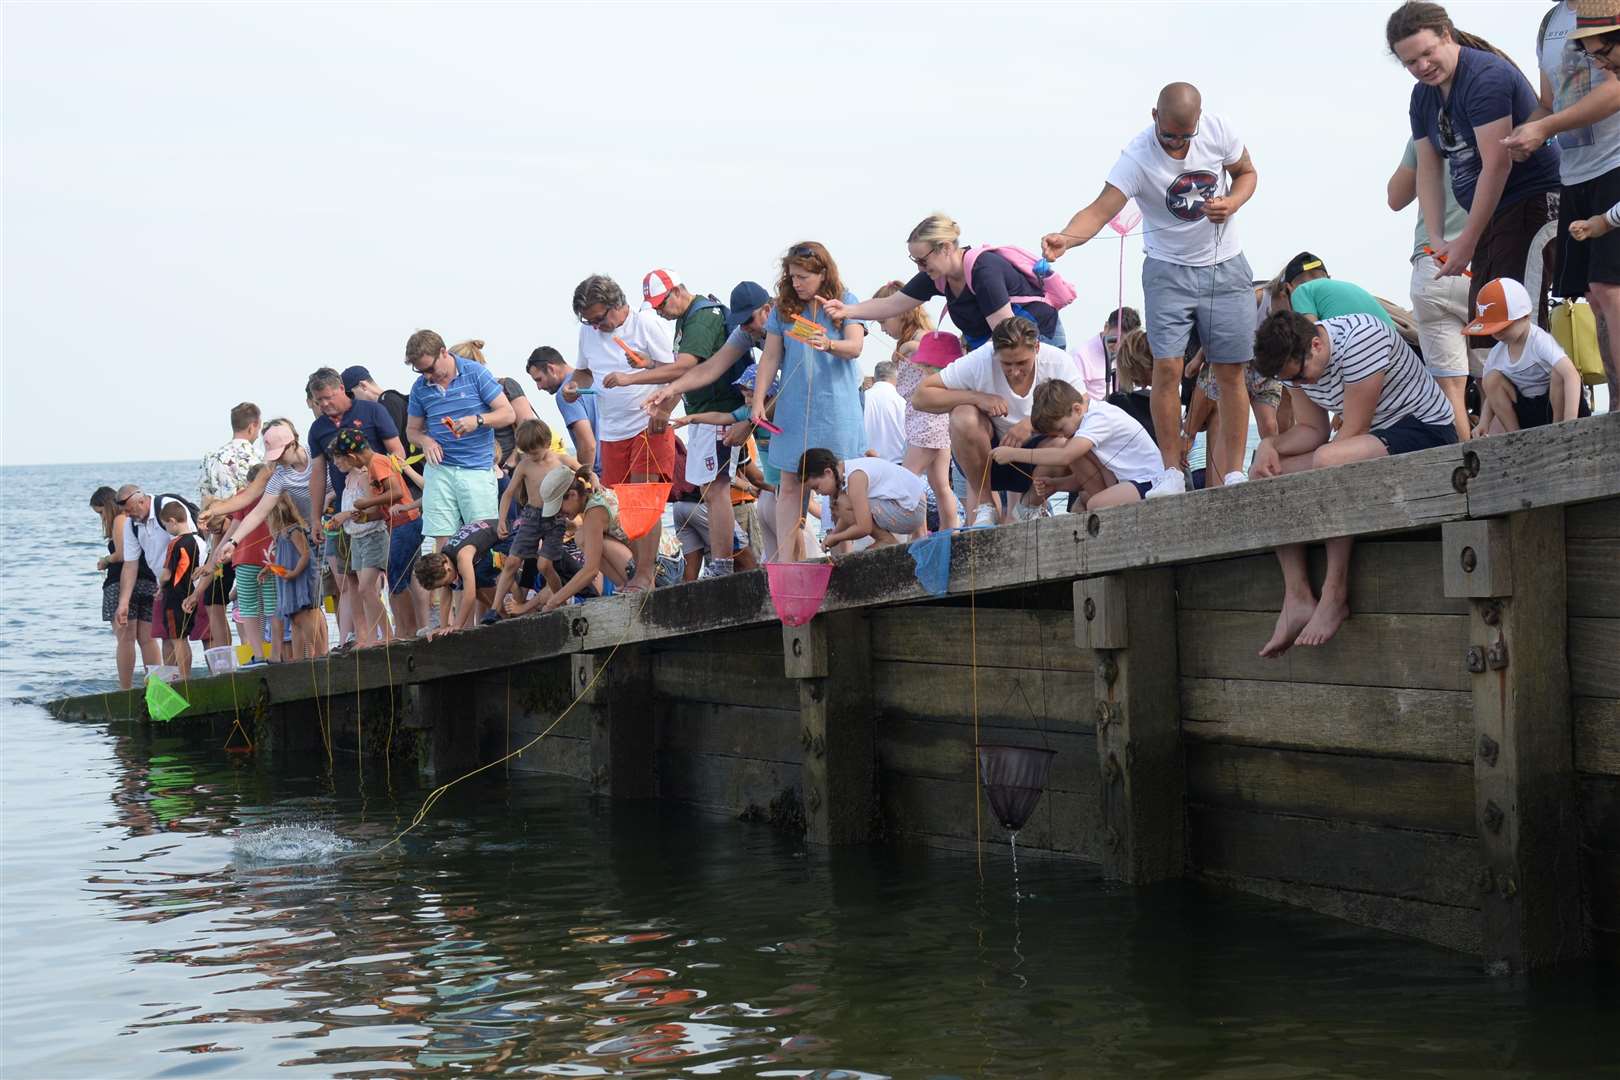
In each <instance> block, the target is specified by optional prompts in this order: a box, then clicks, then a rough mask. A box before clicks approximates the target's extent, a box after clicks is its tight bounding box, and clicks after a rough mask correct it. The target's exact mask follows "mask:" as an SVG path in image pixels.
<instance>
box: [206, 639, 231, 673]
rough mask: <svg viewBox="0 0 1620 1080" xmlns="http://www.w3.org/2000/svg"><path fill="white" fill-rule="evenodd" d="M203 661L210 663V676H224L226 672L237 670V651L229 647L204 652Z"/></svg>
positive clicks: (222, 646) (223, 646)
mask: <svg viewBox="0 0 1620 1080" xmlns="http://www.w3.org/2000/svg"><path fill="white" fill-rule="evenodd" d="M203 659H204V660H206V661H208V674H210V675H224V674H225V673H226V672H229V671H235V670H236V650H235V649H233V648H231V647H230V646H229V645H221V646H220V647H219V648H217V649H207V650H204V652H203Z"/></svg>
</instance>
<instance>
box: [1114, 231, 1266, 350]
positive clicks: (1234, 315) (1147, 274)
mask: <svg viewBox="0 0 1620 1080" xmlns="http://www.w3.org/2000/svg"><path fill="white" fill-rule="evenodd" d="M1252 279H1253V274H1252V272H1251V271H1250V270H1249V260H1248V259H1246V258H1244V257H1243V256H1242V255H1234V256H1232V257H1231V258H1230V259H1227V260H1226V261H1225V262H1222V263H1216V264H1215V265H1214V266H1182V265H1181V264H1179V263H1172V262H1165V261H1164V260H1162V259H1154V258H1149V259H1147V260H1146V261H1144V262H1143V263H1142V294H1143V298H1144V303H1143V306H1144V307H1145V308H1146V309H1147V320H1146V321H1147V336H1148V347H1149V348H1150V349H1152V350H1153V358H1154V359H1155V360H1169V359H1173V358H1174V357H1177V356H1181V355H1182V354H1184V353H1185V352H1186V351H1187V341H1188V339H1189V338H1191V337H1192V332H1193V330H1194V328H1196V329H1197V330H1198V340H1199V341H1201V342H1203V343H1204V358H1205V360H1207V361H1208V362H1209V363H1211V364H1245V363H1248V362H1249V361H1250V360H1252V359H1254V285H1253V284H1252Z"/></svg>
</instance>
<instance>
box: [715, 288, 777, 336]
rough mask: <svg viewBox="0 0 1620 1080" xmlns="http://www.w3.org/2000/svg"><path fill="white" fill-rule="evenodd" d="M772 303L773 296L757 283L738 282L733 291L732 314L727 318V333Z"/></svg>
mask: <svg viewBox="0 0 1620 1080" xmlns="http://www.w3.org/2000/svg"><path fill="white" fill-rule="evenodd" d="M770 302H771V294H770V293H768V292H766V291H765V288H764V286H762V285H760V284H759V282H757V281H742V282H738V284H737V287H736V288H735V289H732V290H731V314H729V315H727V316H726V333H728V334H729V333H731V332H732V331H733V330H735V329H737V327H739V326H741V325H742V324H743V323H745V322H747V321H748V320H749V319H751V318H753V317H754V312H756V311H758V310H759V309H760V308H762V307H764V306H765V305H766V304H768V303H770Z"/></svg>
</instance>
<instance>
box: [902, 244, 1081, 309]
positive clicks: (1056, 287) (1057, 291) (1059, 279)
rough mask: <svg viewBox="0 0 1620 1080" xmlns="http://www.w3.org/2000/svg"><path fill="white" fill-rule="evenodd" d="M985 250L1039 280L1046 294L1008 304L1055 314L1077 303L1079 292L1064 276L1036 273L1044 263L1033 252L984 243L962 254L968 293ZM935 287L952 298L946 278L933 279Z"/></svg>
mask: <svg viewBox="0 0 1620 1080" xmlns="http://www.w3.org/2000/svg"><path fill="white" fill-rule="evenodd" d="M986 251H993V252H995V253H996V254H997V255H1000V256H1001V257H1002V258H1003V259H1006V260H1007V261H1008V262H1009V263H1011V264H1012V267H1013V269H1014V270H1017V271H1018V272H1019V273H1020V274H1023V275H1024V277H1025V278H1027V279H1028V280H1030V281H1038V282H1040V284H1041V288H1042V290H1043V292H1042V293H1041V294H1040V295H1039V296H1010V297H1008V298H1007V299H1008V301H1009V302H1011V303H1014V304H1028V303H1041V304H1046V305H1047V306H1048V307H1050V308H1052V310H1054V311H1062V310H1063V309H1064V308H1066V307H1068V306H1069V305H1070V304H1072V303H1074V298H1075V296H1076V293H1075V291H1074V286H1073V285H1070V284H1069V283H1068V282H1067V281H1065V280H1064V279H1063V275H1062V274H1060V273H1058V272H1057V271H1056V270H1051V269H1048V270H1047V272H1046V273H1045V274H1037V273H1036V272H1035V264H1036V262H1037V261H1039V262H1042V263H1044V262H1045V260H1044V259H1040V258H1039V257H1038V256H1036V255H1035V254H1033V253H1032V252H1028V251H1025V250H1024V249H1023V248H1021V247H1013V246H1012V245H1010V244H1007V245H999V246H998V245H994V244H985V245H982V246H980V247H970V248H968V249H967V250H966V251H964V252H962V273H963V275H964V276H965V277H966V278H967V291H968V292H970V293H971V292H972V291H973V264H974V262H976V261H977V260H978V257H979V256H980V255H981V254H983V253H984V252H986ZM933 280H934V288H935V289H937V290H939V293H940V295H941V296H950V293H949V292H947V291H946V289H945V279H944V278H934V279H933Z"/></svg>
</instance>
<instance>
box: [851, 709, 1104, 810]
mask: <svg viewBox="0 0 1620 1080" xmlns="http://www.w3.org/2000/svg"><path fill="white" fill-rule="evenodd" d="M973 738H974V735H973V727H972V725H970V724H961V723H947V722H945V721H940V720H911V719H887V720H884V721H883V722H882V724H880V725H879V727H878V735H877V752H878V764H879V765H880V766H881V767H882V768H883V769H885V770H887V771H888V772H893V773H901V774H904V775H906V776H927V777H932V778H933V779H936V780H954V781H957V782H959V783H972V782H973V781H974V778H975V776H976V775H977V768H978V766H977V764H976V759H975V756H974V752H973ZM978 738H979V741H980V742H982V743H1000V744H1002V745H1006V746H1041V747H1045V748H1047V749H1049V750H1056V751H1057V756H1056V757H1054V758H1053V759H1052V772H1051V776H1050V777H1049V779H1048V780H1047V788H1048V790H1051V791H1072V792H1077V793H1082V794H1087V795H1090V796H1091V797H1093V798H1095V797H1096V796H1097V793H1098V790H1099V787H1100V782H1099V780H1098V769H1097V742H1096V735H1095V734H1094V733H1093V732H1092V731H1090V730H1088V729H1084V728H1081V729H1075V730H1068V731H1051V732H1046V733H1044V734H1041V733H1036V732H1033V731H1029V730H1027V729H1019V728H1004V727H996V726H993V725H988V724H983V725H980V727H979V735H978Z"/></svg>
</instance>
